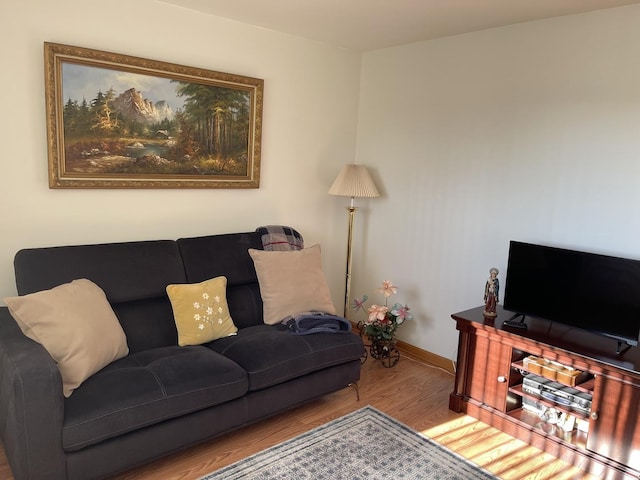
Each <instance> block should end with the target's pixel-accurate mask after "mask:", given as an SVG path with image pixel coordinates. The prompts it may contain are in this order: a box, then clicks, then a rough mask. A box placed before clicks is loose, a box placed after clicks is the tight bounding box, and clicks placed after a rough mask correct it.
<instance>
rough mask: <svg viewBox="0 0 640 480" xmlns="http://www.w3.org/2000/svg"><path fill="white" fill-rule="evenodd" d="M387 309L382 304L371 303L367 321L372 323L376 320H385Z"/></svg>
mask: <svg viewBox="0 0 640 480" xmlns="http://www.w3.org/2000/svg"><path fill="white" fill-rule="evenodd" d="M388 310H389V309H388V308H387V307H386V306H384V305H371V306H370V307H369V322H370V323H373V322H375V321H376V320H380V321H382V320H385V319H386V318H387V311H388Z"/></svg>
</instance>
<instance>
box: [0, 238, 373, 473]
mask: <svg viewBox="0 0 640 480" xmlns="http://www.w3.org/2000/svg"><path fill="white" fill-rule="evenodd" d="M249 248H257V249H260V248H262V242H261V237H260V236H259V235H258V234H257V233H255V232H250V233H234V234H226V235H213V236H206V237H197V238H183V239H180V240H177V241H173V240H158V241H142V242H127V243H110V244H100V245H83V246H68V247H51V248H36V249H27V250H21V251H20V252H18V253H17V254H16V257H15V262H14V264H15V275H16V284H17V290H18V293H19V294H20V295H25V294H28V293H33V292H37V291H41V290H46V289H50V288H52V287H55V286H57V285H60V284H63V283H67V282H70V281H72V280H74V279H77V278H87V279H89V280H91V281H93V282H94V283H96V284H97V285H99V286H100V287H101V288H102V289H103V290H104V292H105V293H106V295H107V298H108V300H109V303H110V304H111V306H112V308H113V310H114V312H115V313H116V315H117V317H118V320H119V321H120V323H121V325H122V327H123V330H124V332H125V333H126V336H127V343H128V346H129V350H130V352H129V355H127V356H126V357H124V358H121V359H119V360H116V361H115V362H113V363H112V364H110V365H108V366H107V367H105V368H104V369H102V370H101V371H99V372H98V373H96V374H95V375H93V376H91V377H90V378H89V379H88V380H87V381H85V382H84V383H83V384H82V385H81V386H80V387H79V388H77V389H76V390H75V391H74V393H73V394H72V395H71V396H70V397H69V398H65V397H63V394H62V387H61V377H60V373H59V371H58V369H57V367H56V364H55V362H54V361H53V359H52V358H51V357H50V355H49V354H48V353H47V351H46V350H45V349H44V348H43V347H42V346H41V345H40V344H38V343H36V342H34V341H32V340H30V339H29V338H27V337H26V336H24V335H23V334H22V332H21V330H20V329H19V327H18V326H17V324H16V323H15V321H14V320H13V318H12V317H11V315H10V314H9V312H8V309H7V308H6V307H1V308H0V435H1V438H2V443H3V445H4V449H5V451H6V454H7V457H8V460H9V464H10V466H11V469H12V472H13V474H14V476H15V478H16V479H17V480H22V479H29V480H38V479H81V480H88V479H93V478H105V477H108V476H110V475H112V474H114V473H117V472H120V471H123V470H126V469H129V468H131V467H133V466H136V465H139V464H142V463H145V462H148V461H151V460H153V459H156V458H158V457H161V456H164V455H167V454H168V453H171V452H175V451H177V450H180V449H183V448H185V447H188V446H190V445H193V444H195V443H198V442H201V441H203V440H206V439H209V438H212V437H215V436H218V435H221V434H223V433H225V432H229V431H231V430H234V429H237V428H239V427H242V426H243V425H247V424H249V423H252V422H255V421H257V420H260V419H263V418H265V417H268V416H271V415H274V414H276V413H279V412H283V411H285V410H287V409H290V408H292V407H294V406H297V405H300V404H302V403H304V402H307V401H309V400H312V399H314V398H317V397H320V396H322V395H325V394H327V393H330V392H333V391H336V390H339V389H342V388H345V387H346V386H348V385H350V384H353V383H355V382H356V381H357V380H358V379H359V377H360V357H361V355H363V353H364V348H363V345H362V341H361V339H360V337H359V336H358V335H355V334H353V333H347V334H330V333H322V334H313V335H305V336H294V335H291V334H289V332H288V331H287V329H286V327H284V326H282V325H277V326H270V325H265V324H264V323H263V321H262V314H263V312H262V300H261V297H260V289H259V284H258V281H257V277H256V272H255V269H254V266H253V262H252V260H251V258H250V256H249V254H248V251H247V250H248V249H249ZM220 275H224V276H226V277H227V280H228V284H227V300H228V303H229V310H230V312H231V316H232V318H233V320H234V323H235V324H236V326H237V327H238V329H239V331H238V335H236V336H232V337H226V338H222V339H219V340H215V341H213V342H211V343H208V344H205V345H200V346H187V347H180V346H178V345H177V331H176V327H175V323H174V320H173V312H172V308H171V304H170V302H169V299H168V297H167V294H166V291H165V288H166V286H167V285H168V284H176V283H196V282H201V281H204V280H207V279H210V278H213V277H216V276H220ZM354 399H355V396H354Z"/></svg>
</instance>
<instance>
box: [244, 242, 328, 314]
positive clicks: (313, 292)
mask: <svg viewBox="0 0 640 480" xmlns="http://www.w3.org/2000/svg"><path fill="white" fill-rule="evenodd" d="M249 255H251V258H252V259H253V264H254V266H255V268H256V274H257V275H258V283H259V284H260V294H261V296H262V303H263V308H264V323H266V324H268V325H275V324H277V323H280V322H281V321H282V320H284V319H285V318H287V317H289V316H292V315H296V314H298V313H302V312H310V311H318V312H324V313H329V314H332V315H334V314H335V313H336V309H335V307H334V306H333V302H332V301H331V293H330V292H329V287H328V285H327V280H326V278H325V276H324V272H323V270H322V258H321V252H320V245H314V246H312V247H309V248H305V249H303V250H294V251H284V252H280V251H264V250H256V249H253V248H250V249H249Z"/></svg>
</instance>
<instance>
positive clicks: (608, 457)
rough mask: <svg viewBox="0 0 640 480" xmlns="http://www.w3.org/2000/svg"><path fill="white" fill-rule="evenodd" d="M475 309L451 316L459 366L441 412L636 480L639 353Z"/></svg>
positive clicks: (605, 473) (639, 463)
mask: <svg viewBox="0 0 640 480" xmlns="http://www.w3.org/2000/svg"><path fill="white" fill-rule="evenodd" d="M482 312H483V308H482V307H478V308H476V309H472V310H468V311H466V312H461V313H457V314H454V315H452V317H453V318H454V320H455V321H456V328H457V329H458V330H459V346H458V362H457V368H456V380H455V386H454V391H453V392H452V393H451V395H450V397H449V408H451V409H452V410H454V411H456V412H465V413H467V414H469V415H471V416H474V417H476V418H478V419H480V420H482V421H484V422H486V423H489V424H490V425H492V426H495V427H496V428H499V429H501V430H503V431H505V432H506V433H509V434H510V435H513V436H514V437H516V438H520V439H522V440H524V441H526V442H527V443H530V444H532V445H534V446H536V447H538V448H540V449H542V450H545V451H547V452H549V453H552V454H553V455H555V456H557V457H558V458H562V459H564V460H566V461H568V462H569V463H572V464H574V465H577V466H579V467H581V468H583V469H584V470H586V471H589V472H591V473H594V474H596V475H600V476H602V477H603V478H606V479H632V478H634V479H637V478H640V420H639V419H638V412H639V411H640V347H634V348H631V349H629V350H627V351H626V352H623V353H622V354H620V355H619V354H617V353H616V351H617V343H616V342H615V341H613V340H611V339H608V338H605V337H601V336H598V335H595V334H591V333H589V332H585V331H582V330H578V329H575V328H572V327H568V326H564V325H560V324H557V323H551V322H548V321H544V320H540V319H534V318H529V317H527V319H526V324H527V327H528V328H527V329H526V330H521V329H510V328H508V327H503V326H502V324H503V321H504V320H505V319H507V318H508V317H509V316H510V315H511V313H510V312H504V311H502V309H501V308H498V316H497V317H496V318H495V319H490V318H486V319H485V318H484V317H483V315H482Z"/></svg>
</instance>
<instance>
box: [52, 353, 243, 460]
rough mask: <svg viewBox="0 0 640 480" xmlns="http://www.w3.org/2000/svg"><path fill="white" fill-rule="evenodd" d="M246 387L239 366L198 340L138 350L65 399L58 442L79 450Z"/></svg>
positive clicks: (212, 402) (228, 397)
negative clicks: (60, 434)
mask: <svg viewBox="0 0 640 480" xmlns="http://www.w3.org/2000/svg"><path fill="white" fill-rule="evenodd" d="M247 387H248V380H247V375H246V373H245V372H244V370H242V368H240V367H239V366H238V365H237V364H236V363H234V362H233V361H231V360H229V359H227V358H225V357H223V356H222V355H220V354H218V353H216V352H214V351H212V350H210V349H208V348H205V347H202V346H188V347H178V346H170V347H161V348H156V349H152V350H148V351H143V352H137V353H134V354H131V355H129V356H128V357H125V358H122V359H120V360H117V361H116V362H114V363H112V364H111V365H109V366H108V367H106V368H104V369H103V370H101V371H100V372H98V373H97V374H95V375H93V376H92V377H90V378H89V379H88V380H87V381H86V382H85V383H84V384H83V385H82V386H81V387H80V388H78V389H77V390H76V391H75V392H74V394H73V395H72V396H71V397H69V398H68V399H66V400H65V418H64V426H63V432H62V442H63V448H64V449H65V450H66V451H74V450H79V449H81V448H84V447H86V446H88V445H92V444H96V443H99V442H101V441H104V440H106V439H109V438H112V437H117V436H118V435H121V434H123V433H125V432H128V431H133V430H136V429H139V428H143V427H145V426H147V425H151V424H155V423H158V422H162V421H164V420H168V419H171V418H175V417H179V416H181V415H184V414H187V413H190V412H194V411H197V410H201V409H204V408H207V407H211V406H214V405H218V404H221V403H223V402H227V401H229V400H232V399H235V398H238V397H241V396H243V395H244V394H245V393H246V392H247Z"/></svg>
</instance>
